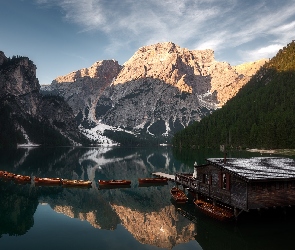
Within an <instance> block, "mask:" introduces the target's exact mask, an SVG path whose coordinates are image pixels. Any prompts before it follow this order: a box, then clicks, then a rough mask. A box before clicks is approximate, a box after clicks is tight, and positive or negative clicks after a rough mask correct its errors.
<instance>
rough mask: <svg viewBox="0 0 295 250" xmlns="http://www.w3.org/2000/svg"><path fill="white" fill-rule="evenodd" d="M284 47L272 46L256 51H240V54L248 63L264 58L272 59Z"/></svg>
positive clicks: (280, 45) (279, 45)
mask: <svg viewBox="0 0 295 250" xmlns="http://www.w3.org/2000/svg"><path fill="white" fill-rule="evenodd" d="M282 47H283V45H282V44H271V45H268V46H266V47H261V48H258V49H254V50H248V51H240V52H239V53H240V55H241V57H243V58H245V59H246V61H251V62H253V61H256V60H259V59H262V58H266V59H268V58H272V57H273V56H274V55H275V54H276V53H277V52H278V51H279V50H280V49H281V48H282Z"/></svg>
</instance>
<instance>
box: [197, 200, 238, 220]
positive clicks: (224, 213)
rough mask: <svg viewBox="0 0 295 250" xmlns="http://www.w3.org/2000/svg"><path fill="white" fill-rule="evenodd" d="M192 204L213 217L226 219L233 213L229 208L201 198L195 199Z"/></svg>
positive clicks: (232, 215) (230, 217) (232, 216)
mask: <svg viewBox="0 0 295 250" xmlns="http://www.w3.org/2000/svg"><path fill="white" fill-rule="evenodd" d="M194 204H195V205H196V207H197V208H198V209H199V210H200V211H201V212H203V213H204V214H206V215H208V216H210V217H212V218H214V219H217V220H220V221H228V220H231V219H233V218H234V213H233V212H232V211H230V210H229V209H225V208H222V207H218V206H215V205H213V204H211V203H208V202H205V201H202V200H195V201H194Z"/></svg>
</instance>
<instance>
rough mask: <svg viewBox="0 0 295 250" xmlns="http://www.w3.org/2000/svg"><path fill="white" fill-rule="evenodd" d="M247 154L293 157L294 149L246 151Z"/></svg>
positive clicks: (255, 149)
mask: <svg viewBox="0 0 295 250" xmlns="http://www.w3.org/2000/svg"><path fill="white" fill-rule="evenodd" d="M246 151H248V152H254V153H256V152H257V153H261V154H280V155H289V156H293V155H295V149H257V148H252V149H246Z"/></svg>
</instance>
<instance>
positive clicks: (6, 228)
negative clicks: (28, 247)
mask: <svg viewBox="0 0 295 250" xmlns="http://www.w3.org/2000/svg"><path fill="white" fill-rule="evenodd" d="M37 206H38V199H37V197H36V196H35V194H34V193H31V192H30V190H29V186H28V185H27V186H26V187H23V186H20V185H14V184H11V183H10V182H9V183H5V182H2V181H0V222H1V223H0V238H1V236H2V235H3V234H8V235H23V234H25V233H26V232H27V231H28V230H29V229H30V228H31V227H33V225H34V218H33V216H34V213H35V211H36V208H37Z"/></svg>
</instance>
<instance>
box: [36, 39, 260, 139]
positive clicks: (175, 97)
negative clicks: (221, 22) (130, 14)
mask: <svg viewBox="0 0 295 250" xmlns="http://www.w3.org/2000/svg"><path fill="white" fill-rule="evenodd" d="M264 62H265V61H263V60H261V61H258V62H254V63H249V64H243V65H241V66H235V67H232V66H231V65H230V64H229V63H226V62H219V61H216V60H215V59H214V51H212V50H209V49H207V50H189V49H186V48H181V47H179V46H177V45H176V44H174V43H172V42H166V43H157V44H154V45H150V46H144V47H141V48H140V49H139V50H138V51H137V52H135V54H134V55H133V56H132V57H131V58H130V59H129V60H128V61H127V62H125V63H124V65H123V66H120V65H119V64H118V63H117V62H116V61H114V60H105V61H100V62H96V63H95V64H94V65H92V66H91V67H90V68H85V69H81V70H78V71H74V72H72V73H70V74H68V75H66V76H61V77H58V78H56V79H55V80H54V81H53V82H52V84H51V85H49V86H44V87H42V92H43V93H47V94H48V93H51V94H56V95H59V96H62V97H64V98H65V100H66V101H67V102H68V103H69V105H70V106H71V107H72V109H73V110H74V113H75V115H76V119H77V120H78V122H79V123H80V124H81V126H80V129H81V131H84V133H85V134H90V133H98V132H97V131H98V130H99V129H100V131H102V130H101V128H99V126H98V125H102V124H104V125H107V126H110V127H108V130H111V131H113V132H114V131H115V129H116V128H120V129H124V130H125V131H127V132H128V133H132V134H133V135H135V134H136V135H137V136H138V135H139V134H141V135H151V136H156V137H159V138H167V137H168V138H169V137H171V136H173V134H174V133H175V132H177V131H178V130H180V129H183V128H184V127H186V126H188V125H189V124H191V123H193V122H194V121H200V120H201V119H202V118H203V117H204V116H206V115H208V114H210V113H212V112H213V111H214V110H216V109H217V108H219V107H222V106H223V105H224V104H225V103H226V102H227V101H228V100H229V99H231V98H232V97H234V96H235V95H236V94H237V92H238V91H239V89H240V88H241V87H243V86H244V85H245V84H246V83H247V82H248V81H249V79H250V77H251V76H252V75H253V74H255V73H256V71H257V70H258V69H259V68H260V66H261V65H263V64H264ZM95 127H97V129H96V130H94V131H90V129H93V128H95ZM85 129H86V130H87V131H86V130H85ZM104 131H105V130H103V131H102V132H101V134H103V133H104ZM114 133H117V131H115V132H114ZM96 140H97V142H98V143H101V141H100V140H101V139H99V138H98V137H96Z"/></svg>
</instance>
